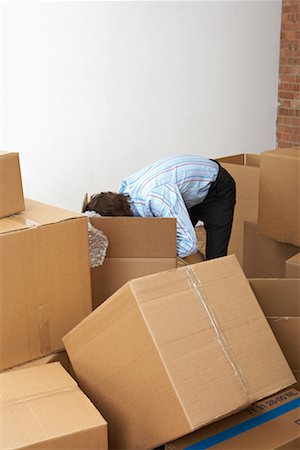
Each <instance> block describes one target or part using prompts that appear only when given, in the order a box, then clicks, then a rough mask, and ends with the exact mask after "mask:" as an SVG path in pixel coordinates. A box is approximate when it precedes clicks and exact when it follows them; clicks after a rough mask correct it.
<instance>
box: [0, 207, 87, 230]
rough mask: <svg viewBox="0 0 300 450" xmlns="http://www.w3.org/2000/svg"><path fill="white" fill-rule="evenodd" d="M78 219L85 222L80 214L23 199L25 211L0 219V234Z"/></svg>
mask: <svg viewBox="0 0 300 450" xmlns="http://www.w3.org/2000/svg"><path fill="white" fill-rule="evenodd" d="M78 217H82V218H83V219H84V220H87V219H86V217H85V216H83V215H82V214H78V213H75V212H71V211H67V210H65V209H61V208H57V207H55V206H50V205H47V204H45V203H40V202H36V201H34V200H30V199H25V211H23V212H21V213H19V214H14V215H12V216H9V217H5V218H3V219H0V234H1V233H10V232H14V231H19V230H24V229H26V228H28V229H29V228H33V227H36V226H42V225H48V224H51V223H57V222H62V221H64V220H69V219H76V218H78Z"/></svg>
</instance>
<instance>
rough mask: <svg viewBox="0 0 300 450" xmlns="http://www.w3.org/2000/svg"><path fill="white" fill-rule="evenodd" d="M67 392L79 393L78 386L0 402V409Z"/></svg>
mask: <svg viewBox="0 0 300 450" xmlns="http://www.w3.org/2000/svg"><path fill="white" fill-rule="evenodd" d="M68 391H78V392H80V389H79V387H78V385H76V386H72V387H71V386H70V387H65V388H61V389H53V390H50V391H47V392H44V393H39V394H35V395H29V396H28V397H23V398H20V399H15V400H1V403H0V409H1V408H8V407H10V406H13V405H17V404H20V403H26V402H30V401H31V400H37V399H41V398H45V397H49V396H50V395H59V394H61V393H63V392H68Z"/></svg>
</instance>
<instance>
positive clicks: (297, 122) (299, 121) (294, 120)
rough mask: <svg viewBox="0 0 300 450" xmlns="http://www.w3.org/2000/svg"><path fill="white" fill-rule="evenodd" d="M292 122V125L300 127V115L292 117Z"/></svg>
mask: <svg viewBox="0 0 300 450" xmlns="http://www.w3.org/2000/svg"><path fill="white" fill-rule="evenodd" d="M290 124H291V125H292V126H296V127H300V117H291V118H290Z"/></svg>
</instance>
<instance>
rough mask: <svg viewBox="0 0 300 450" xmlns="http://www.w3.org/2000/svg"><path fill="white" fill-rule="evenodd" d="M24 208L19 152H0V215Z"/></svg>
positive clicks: (13, 212)
mask: <svg viewBox="0 0 300 450" xmlns="http://www.w3.org/2000/svg"><path fill="white" fill-rule="evenodd" d="M24 209H25V204H24V196H23V186H22V178H21V171H20V162H19V154H18V153H9V152H0V217H5V216H9V215H11V214H15V213H18V212H20V211H23V210H24Z"/></svg>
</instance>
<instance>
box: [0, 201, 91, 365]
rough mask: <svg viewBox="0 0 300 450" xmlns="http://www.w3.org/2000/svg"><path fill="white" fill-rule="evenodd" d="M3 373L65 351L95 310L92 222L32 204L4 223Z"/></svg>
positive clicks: (0, 238)
mask: <svg viewBox="0 0 300 450" xmlns="http://www.w3.org/2000/svg"><path fill="white" fill-rule="evenodd" d="M0 309H1V314H0V330H1V334H0V370H3V369H6V368H9V367H13V366H15V365H17V364H21V363H23V362H26V361H30V360H33V359H35V358H39V357H41V356H44V355H47V354H49V353H52V352H54V351H56V350H60V349H62V348H63V344H62V340H61V338H62V336H64V334H66V333H67V332H68V331H69V330H70V329H71V328H73V327H74V326H75V325H76V324H77V323H78V322H80V321H81V320H82V319H83V318H84V317H85V316H87V315H88V314H89V313H90V312H91V310H92V305H91V283H90V268H89V254H88V237H87V219H86V217H84V216H82V215H79V214H76V213H72V212H69V211H65V210H63V209H60V208H55V207H52V206H49V205H44V204H42V203H38V202H34V201H32V200H26V211H25V212H23V213H21V214H18V215H16V216H11V217H9V218H6V219H1V220H0Z"/></svg>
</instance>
